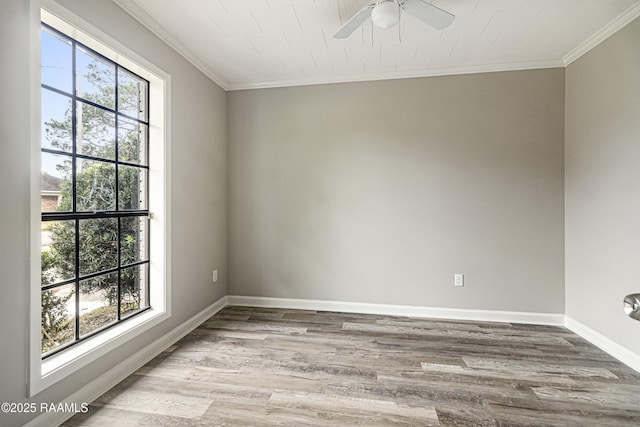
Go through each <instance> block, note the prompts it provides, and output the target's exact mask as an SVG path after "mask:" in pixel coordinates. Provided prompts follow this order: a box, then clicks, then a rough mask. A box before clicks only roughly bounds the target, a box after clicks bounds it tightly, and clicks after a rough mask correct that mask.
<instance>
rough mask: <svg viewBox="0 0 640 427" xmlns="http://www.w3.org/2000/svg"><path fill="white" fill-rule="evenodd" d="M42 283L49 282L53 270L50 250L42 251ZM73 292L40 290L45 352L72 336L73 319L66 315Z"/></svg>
mask: <svg viewBox="0 0 640 427" xmlns="http://www.w3.org/2000/svg"><path fill="white" fill-rule="evenodd" d="M41 258H42V275H41V279H42V283H51V282H52V281H54V280H53V277H51V276H52V274H53V273H52V272H53V271H54V270H55V263H56V260H55V256H54V255H52V253H51V251H43V252H42V256H41ZM72 296H73V292H70V293H67V294H66V295H65V294H64V291H62V292H56V291H54V290H47V291H43V292H42V297H41V307H42V309H41V311H40V317H41V319H40V320H41V334H42V352H43V353H44V352H47V351H49V350H52V349H54V348H56V347H59V346H60V345H61V344H64V343H65V342H67V341H69V340H70V339H72V338H73V320H72V319H69V316H68V315H67V302H68V301H69V299H70V298H71V297H72Z"/></svg>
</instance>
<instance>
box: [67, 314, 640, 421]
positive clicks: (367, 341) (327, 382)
mask: <svg viewBox="0 0 640 427" xmlns="http://www.w3.org/2000/svg"><path fill="white" fill-rule="evenodd" d="M65 425H66V426H109V427H115V426H118V427H123V426H124V427H126V426H136V427H138V426H154V427H161V426H172V427H176V426H178V427H179V426H243V427H245V426H276V425H279V426H307V425H313V426H331V427H336V426H350V425H362V426H581V427H582V426H607V427H610V426H640V374H638V373H637V372H635V371H633V370H632V369H630V368H628V367H626V366H625V365H623V364H621V363H620V362H617V361H616V360H615V359H613V358H612V357H610V356H608V355H607V354H605V353H604V352H602V351H601V350H599V349H598V348H596V347H594V346H593V345H591V344H589V343H587V342H586V341H584V340H582V339H581V338H579V337H578V336H576V335H575V334H573V333H571V332H569V331H568V330H566V329H564V328H560V327H551V326H531V325H517V324H508V323H484V322H463V321H444V320H427V319H412V318H406V317H393V316H377V315H359V314H344V313H328V312H314V311H297V310H281V309H262V308H246V307H227V308H225V309H224V310H222V311H221V312H219V313H218V314H216V315H215V316H213V317H212V318H211V319H209V320H208V321H207V322H205V323H204V324H202V325H201V326H200V327H199V328H198V329H196V330H194V331H193V332H192V333H191V334H189V335H188V336H186V337H185V338H184V339H182V340H181V341H179V342H178V343H176V345H174V346H172V347H171V348H169V349H168V350H167V351H165V352H164V353H162V354H161V355H159V356H158V357H156V358H155V359H154V360H153V361H151V362H150V363H148V364H147V365H146V366H144V367H143V368H141V369H140V370H139V371H137V372H136V373H135V374H134V375H132V376H131V377H129V378H127V379H126V380H124V381H123V382H122V383H120V384H119V385H117V386H116V387H115V388H113V389H112V390H111V391H109V392H107V393H106V394H105V395H103V396H102V397H100V398H99V399H98V400H96V401H95V402H94V403H93V404H92V405H91V408H90V410H89V412H88V413H87V414H79V415H77V416H75V417H73V418H72V419H70V420H69V421H67V423H65Z"/></svg>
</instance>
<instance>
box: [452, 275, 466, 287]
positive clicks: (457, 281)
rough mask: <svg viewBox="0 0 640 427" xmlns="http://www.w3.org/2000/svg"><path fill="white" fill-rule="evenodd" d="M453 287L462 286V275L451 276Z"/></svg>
mask: <svg viewBox="0 0 640 427" xmlns="http://www.w3.org/2000/svg"><path fill="white" fill-rule="evenodd" d="M453 285H454V286H464V274H454V275H453Z"/></svg>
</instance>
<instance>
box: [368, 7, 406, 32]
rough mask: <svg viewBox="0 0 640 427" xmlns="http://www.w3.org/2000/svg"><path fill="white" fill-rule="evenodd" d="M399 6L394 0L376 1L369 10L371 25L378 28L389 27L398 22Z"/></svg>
mask: <svg viewBox="0 0 640 427" xmlns="http://www.w3.org/2000/svg"><path fill="white" fill-rule="evenodd" d="M399 9H400V6H399V5H398V3H396V1H395V0H382V1H379V2H378V3H376V5H375V6H374V8H373V11H372V12H371V20H372V21H373V25H375V26H376V27H378V28H391V27H393V26H394V25H396V24H398V20H399Z"/></svg>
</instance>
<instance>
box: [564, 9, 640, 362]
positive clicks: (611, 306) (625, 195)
mask: <svg viewBox="0 0 640 427" xmlns="http://www.w3.org/2000/svg"><path fill="white" fill-rule="evenodd" d="M639 41H640V19H636V20H635V21H634V22H632V23H631V24H629V25H628V26H627V27H626V28H624V29H623V30H621V31H619V32H618V33H616V34H615V35H613V36H612V37H610V38H609V39H607V40H606V41H605V42H603V43H602V44H600V45H599V46H597V47H596V48H595V49H593V50H591V51H590V52H589V53H587V54H586V55H584V56H583V57H581V58H580V59H578V60H577V61H575V62H574V63H572V64H571V65H570V66H569V67H568V68H567V76H566V79H567V83H566V105H567V106H566V142H565V146H566V151H565V155H566V166H565V172H566V175H565V193H566V194H565V197H566V201H565V203H566V205H565V206H566V255H565V256H566V299H567V305H566V314H567V315H568V316H569V317H571V318H573V319H574V320H577V321H579V322H580V323H582V324H584V325H586V326H588V327H590V328H592V329H594V330H595V331H597V332H599V333H601V334H602V335H604V336H606V337H608V338H609V339H611V340H613V341H615V342H617V343H618V344H621V345H623V346H625V347H626V348H628V349H629V350H632V351H634V352H635V353H636V354H639V355H640V340H638V339H637V337H638V332H639V331H640V323H638V322H636V321H633V320H631V319H629V318H627V317H626V316H625V315H624V313H623V311H622V299H623V298H624V296H625V295H626V294H628V293H633V292H640V281H639V280H638V277H639V276H640V167H639V163H638V161H639V159H640V77H639V76H640V44H639ZM629 337H634V338H633V339H629Z"/></svg>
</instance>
